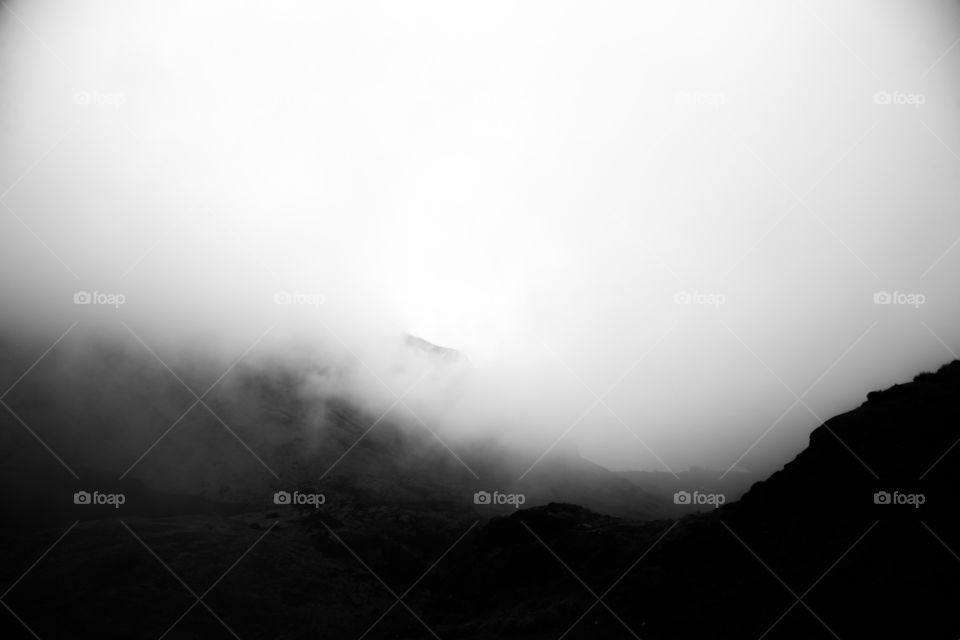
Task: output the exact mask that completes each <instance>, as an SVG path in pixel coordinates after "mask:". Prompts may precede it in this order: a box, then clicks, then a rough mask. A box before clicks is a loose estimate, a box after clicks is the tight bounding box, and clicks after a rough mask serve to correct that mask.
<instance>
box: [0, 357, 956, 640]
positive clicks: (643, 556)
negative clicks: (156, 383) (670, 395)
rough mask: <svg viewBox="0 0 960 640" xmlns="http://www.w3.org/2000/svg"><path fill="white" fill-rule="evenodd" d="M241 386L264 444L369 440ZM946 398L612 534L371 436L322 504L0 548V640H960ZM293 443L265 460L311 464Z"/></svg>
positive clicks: (267, 389)
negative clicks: (496, 494)
mask: <svg viewBox="0 0 960 640" xmlns="http://www.w3.org/2000/svg"><path fill="white" fill-rule="evenodd" d="M244 375H246V374H244ZM244 375H241V378H242V377H244ZM249 380H250V381H249V384H250V385H252V386H251V387H250V388H249V389H248V392H247V393H245V394H242V395H243V397H246V398H248V399H249V400H250V405H249V406H250V407H256V406H262V407H263V412H262V413H260V414H257V415H258V416H260V417H262V416H267V415H273V417H272V418H271V419H270V422H269V425H268V426H269V427H270V428H276V429H282V428H283V426H284V425H286V428H287V429H292V428H293V425H297V424H300V423H301V422H302V421H303V420H306V419H308V418H309V419H318V420H319V419H321V418H322V420H323V421H324V425H325V429H326V431H325V432H324V433H325V434H326V435H327V436H328V437H329V441H330V442H332V443H335V444H336V446H335V447H334V448H333V449H332V450H331V451H323V450H322V449H321V450H318V451H319V452H318V453H316V456H317V458H316V461H324V462H325V461H326V460H329V459H330V458H331V457H332V456H334V455H339V454H338V453H337V452H338V451H341V449H340V447H342V446H343V445H344V444H348V443H353V442H355V439H354V436H355V435H356V434H357V433H358V431H359V430H360V429H364V428H367V425H368V424H369V423H368V422H367V419H366V418H367V417H366V416H365V415H364V414H363V412H362V411H359V410H358V409H357V408H356V407H355V406H353V405H352V404H351V403H349V402H346V401H343V402H340V403H338V402H331V403H329V404H328V405H327V406H326V407H325V410H324V412H323V413H322V414H317V415H314V414H313V413H311V411H312V409H311V408H310V405H309V403H306V404H297V403H296V402H294V401H293V400H292V399H291V398H289V397H287V396H286V394H287V393H288V392H289V389H290V385H289V384H286V383H281V381H282V380H283V377H282V376H278V377H272V378H270V380H272V382H271V383H269V384H268V383H266V382H265V381H264V380H263V379H258V378H257V377H256V376H253V377H251V378H250V379H249ZM254 389H257V391H256V392H254V391H253V390H254ZM20 400H21V401H22V400H23V398H20ZM958 401H960V362H954V363H951V364H949V365H946V366H944V367H943V368H941V369H940V370H939V371H937V372H936V373H931V374H923V375H920V376H917V378H916V379H914V380H913V381H912V382H909V383H906V384H903V385H897V386H895V387H893V388H891V389H888V390H886V391H883V392H875V393H871V394H870V395H869V396H868V399H867V401H866V402H865V403H863V404H862V405H861V406H859V407H858V408H856V409H854V410H852V411H850V412H847V413H845V414H842V415H839V416H836V417H835V418H832V419H830V420H828V421H827V422H826V423H825V424H823V425H821V426H820V427H818V428H817V429H815V430H814V431H813V432H812V434H811V436H810V442H809V446H808V447H807V448H806V449H805V450H804V451H802V452H801V453H800V454H798V455H797V456H796V458H795V459H793V460H792V461H790V462H789V463H788V464H786V465H785V466H784V467H783V469H781V470H780V471H778V472H776V473H774V474H773V475H772V476H771V477H770V478H768V479H766V480H764V481H762V482H757V483H756V484H754V485H753V486H752V487H751V488H750V490H749V491H747V492H746V494H745V495H744V496H743V497H742V498H741V499H740V500H739V501H736V502H731V503H728V504H725V505H723V506H721V507H720V508H717V509H714V510H712V511H709V512H707V513H700V514H693V515H687V516H685V517H682V518H680V519H679V520H671V519H661V520H656V519H655V520H650V519H647V520H638V519H624V518H618V517H616V516H614V515H610V514H609V510H608V513H607V514H601V513H598V512H597V510H596V509H595V508H586V507H584V506H583V505H577V504H570V503H569V501H567V502H559V501H554V502H547V503H546V504H542V503H538V504H535V505H534V504H532V503H533V501H532V500H531V501H530V503H526V504H524V505H523V508H520V509H516V508H514V507H512V506H509V505H504V506H502V508H501V509H500V510H499V511H497V510H495V509H488V508H486V507H485V506H483V505H480V506H478V505H475V504H473V501H472V500H471V499H470V495H469V493H468V494H466V495H465V494H464V491H467V492H469V491H470V490H472V489H474V485H471V482H470V481H469V480H464V479H463V478H464V477H466V478H470V479H471V480H472V476H470V475H469V474H468V473H466V471H465V470H464V469H463V468H462V467H461V466H460V465H459V463H458V462H457V461H456V460H455V459H453V458H452V456H450V455H449V452H446V451H443V452H442V453H444V454H446V455H442V456H441V455H434V451H433V449H431V447H430V446H428V444H427V443H430V442H431V440H432V437H431V436H430V435H429V434H428V433H420V434H419V436H411V435H410V433H417V432H415V431H414V432H405V431H403V430H402V429H384V430H382V431H380V429H379V426H378V427H376V428H375V429H373V430H372V431H370V433H369V434H368V436H367V437H366V438H364V439H363V440H362V441H361V442H360V444H357V445H356V446H355V451H354V452H353V453H351V454H350V455H348V456H346V457H344V458H343V460H342V462H341V463H340V465H337V467H336V468H335V470H334V471H333V472H331V473H330V474H329V475H328V476H327V478H325V479H324V480H323V481H322V482H321V483H320V484H319V486H318V487H316V488H319V489H320V490H322V491H323V492H324V493H325V494H326V497H327V501H326V503H325V504H323V506H317V507H316V508H315V507H313V506H310V505H299V506H296V505H290V506H276V505H273V504H269V505H264V504H262V502H261V503H260V505H259V506H258V505H257V504H252V505H249V506H246V507H245V508H244V509H243V510H240V511H233V512H219V513H215V512H213V511H211V510H207V511H206V512H204V510H203V509H202V508H197V505H193V507H191V509H189V510H184V511H183V512H180V513H168V514H166V515H164V516H162V517H161V516H160V515H158V514H157V513H156V512H151V513H139V514H138V513H133V512H128V511H125V510H118V512H117V513H115V514H110V513H109V512H107V513H98V514H97V516H96V517H88V518H85V519H82V520H81V521H79V522H78V523H76V524H74V525H73V526H69V524H59V525H58V526H50V527H49V528H44V529H40V530H32V531H30V532H29V534H25V535H10V536H8V537H7V540H6V542H5V544H4V545H3V546H2V547H0V567H2V568H3V569H2V578H3V580H4V584H7V585H12V588H10V589H9V591H8V593H7V594H5V595H4V604H5V605H7V607H9V609H10V611H12V612H15V613H16V616H17V617H14V616H13V615H12V614H11V615H9V616H6V617H3V618H0V627H2V628H0V635H2V637H4V638H20V637H24V638H29V637H33V636H32V635H31V633H30V632H28V631H27V630H26V627H25V626H24V625H27V626H29V627H30V628H31V629H32V630H33V632H35V633H36V634H37V636H39V637H42V638H44V639H45V640H46V639H48V638H62V637H63V638H65V637H82V636H83V635H84V633H85V631H84V630H88V629H98V630H101V631H98V634H99V635H108V636H110V635H113V636H118V637H119V636H124V637H132V636H136V637H140V636H143V637H160V636H161V635H163V634H165V633H166V634H167V635H166V636H165V637H171V638H177V637H181V638H193V637H204V638H207V637H233V635H232V634H235V635H237V636H239V637H242V638H244V639H245V640H247V639H256V638H300V637H307V636H312V635H316V634H317V633H318V632H319V633H321V634H322V635H324V636H325V637H330V638H357V637H361V636H363V637H365V638H388V637H389V638H397V637H400V638H415V637H441V638H465V639H468V640H469V639H475V640H479V639H481V638H484V639H485V638H518V639H519V638H532V639H539V638H544V639H545V638H554V639H555V638H558V637H564V638H636V637H641V638H644V640H659V639H668V638H704V637H709V638H761V637H762V638H805V639H806V638H836V637H839V638H844V639H846V638H860V637H918V638H920V637H922V638H954V639H955V638H956V637H957V636H958V635H960V621H958V619H957V617H956V615H955V605H956V602H958V601H960V558H958V556H957V555H956V552H957V551H958V550H960V526H958V524H960V523H958V522H957V519H956V517H955V510H956V500H955V493H954V492H955V487H957V486H958V482H957V481H958V479H960V478H958V475H960V465H958V464H957V461H956V456H957V455H960V453H958V451H960V448H958V447H954V445H955V444H956V443H957V441H958V438H960V429H958V425H960V420H958V418H960V402H958ZM217 406H218V408H220V409H224V408H225V407H224V406H221V405H220V404H218V405H217ZM237 411H238V412H239V409H237ZM238 415H239V413H238ZM232 417H233V416H232ZM262 426H263V425H262V424H261V427H262ZM289 433H290V432H289V431H287V432H281V435H282V438H281V441H283V440H284V439H286V438H287V437H288V436H289ZM228 437H229V436H228ZM260 444H264V443H260ZM307 444H308V443H307V442H306V440H303V441H298V442H296V443H293V444H290V445H289V449H288V450H284V451H283V452H281V453H279V454H277V456H276V458H274V457H269V458H268V459H267V460H266V461H267V462H268V463H271V464H272V463H274V462H278V461H279V460H281V459H284V458H285V457H287V458H291V457H292V458H294V459H295V460H296V464H297V465H307V464H308V463H310V461H311V460H312V458H311V457H310V455H314V454H312V453H311V454H310V455H307V454H306V453H305V452H304V451H305V449H304V448H305V447H306V446H307ZM436 446H437V447H439V446H440V445H436ZM485 446H486V447H487V449H486V450H484V448H483V447H482V446H480V445H477V446H476V447H474V448H470V449H469V450H465V451H464V455H465V456H466V457H465V458H464V460H465V462H467V464H469V465H471V466H472V465H474V464H476V465H477V466H482V465H483V464H488V465H494V464H495V463H498V464H503V465H504V468H506V469H508V470H510V471H512V470H513V469H514V467H515V466H517V465H519V466H522V465H523V462H525V460H524V459H523V458H522V456H519V457H516V458H515V459H513V458H512V457H511V456H516V454H515V453H510V452H503V451H501V450H498V449H497V448H496V447H495V445H493V444H487V445H485ZM389 451H403V452H404V455H402V456H399V457H391V456H389V455H388V452H389ZM297 452H300V453H299V454H298V455H295V454H296V453H297ZM354 453H357V456H356V457H354ZM438 453H439V452H438ZM471 456H473V457H471ZM498 456H499V458H498ZM578 458H579V456H577V455H576V454H575V452H564V453H563V454H559V455H558V458H557V459H554V460H552V461H550V462H549V463H547V464H545V465H544V467H543V471H542V473H543V482H544V483H545V485H544V486H547V487H551V489H550V490H551V491H558V492H560V493H562V492H563V491H565V490H568V489H567V488H565V487H564V485H562V484H558V483H559V482H560V479H561V478H570V487H569V490H571V491H572V490H573V489H577V488H578V487H579V490H581V491H582V490H584V489H583V487H593V488H594V490H593V491H592V492H590V496H589V497H591V499H592V500H593V501H594V504H595V505H596V504H598V503H602V502H603V500H600V499H599V498H598V496H608V497H609V498H610V499H611V500H613V501H614V502H615V503H619V501H620V500H621V499H622V496H626V495H633V496H635V497H636V496H638V495H639V496H641V497H642V498H643V499H644V500H647V499H649V500H650V504H651V505H655V504H657V498H656V496H655V495H653V494H652V493H647V492H644V493H642V494H636V493H633V494H630V493H629V492H630V491H635V490H636V489H637V488H636V486H635V485H633V484H631V483H630V482H629V481H627V480H626V479H624V478H622V477H619V476H617V474H613V473H610V472H606V473H604V470H602V469H598V468H595V467H593V466H591V465H590V464H589V463H587V462H586V461H583V460H582V459H578ZM545 461H546V459H545ZM289 464H291V465H293V464H294V463H293V462H291V463H289ZM341 465H342V467H341ZM366 465H371V467H370V468H371V469H372V471H371V472H370V473H366V474H365V473H364V471H363V469H364V468H366ZM256 466H257V465H256V463H255V462H254V467H253V468H255V467H256ZM249 469H250V467H248V470H249ZM306 471H309V473H306V474H305V476H304V477H305V478H307V477H309V476H310V475H311V474H313V475H315V471H310V470H309V469H306ZM286 472H287V469H286V468H284V473H286ZM487 473H488V471H487V469H483V472H482V473H480V474H479V475H480V476H481V477H483V478H485V479H486V478H487V477H488V475H487ZM533 475H534V473H533V472H531V474H530V475H529V476H528V477H531V476H533ZM505 477H514V476H513V474H512V473H508V474H505ZM613 479H616V480H617V482H614V481H613ZM21 484H23V483H22V482H21ZM267 484H269V482H268V483H267ZM558 487H559V489H558ZM624 487H627V488H626V489H625V488H624ZM300 488H301V489H303V490H305V491H309V490H315V489H311V488H310V487H309V486H307V485H306V484H304V485H301V486H300ZM491 488H493V487H486V489H491ZM481 489H482V488H481ZM512 490H513V487H512V486H509V487H506V488H503V489H502V491H504V492H509V491H512ZM621 492H623V493H621ZM201 493H203V492H202V491H201ZM215 493H216V492H215V491H214V492H213V494H215ZM228 493H229V492H228ZM213 494H211V495H213ZM251 495H253V494H251ZM887 496H889V499H887ZM540 499H541V500H548V499H550V495H548V494H547V493H544V494H542V495H541V496H540ZM641 504H643V502H642V500H641ZM5 509H7V510H8V513H11V511H10V510H9V509H10V508H9V507H5ZM497 514H502V515H497ZM77 517H79V516H77ZM11 521H12V519H8V522H11ZM8 526H9V525H8ZM145 547H146V548H145ZM38 558H39V559H40V561H39V562H36V563H35V561H37V559H38ZM34 563H35V564H34ZM25 572H26V577H23V578H22V579H20V578H21V577H22V576H23V575H24V573H25ZM172 574H173V575H172ZM174 575H175V576H176V577H174ZM181 581H182V583H181ZM184 585H187V588H185V587H184ZM188 589H191V590H193V591H194V592H195V593H197V594H198V595H199V594H203V600H202V604H197V602H196V598H195V597H193V596H191V593H190V591H188ZM208 589H209V592H208ZM185 612H186V613H185ZM228 628H229V630H228Z"/></svg>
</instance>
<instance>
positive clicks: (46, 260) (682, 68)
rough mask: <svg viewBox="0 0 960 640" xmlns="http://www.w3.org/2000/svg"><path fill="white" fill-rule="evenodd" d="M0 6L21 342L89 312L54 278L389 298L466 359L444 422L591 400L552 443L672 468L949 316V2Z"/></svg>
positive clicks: (189, 306)
mask: <svg viewBox="0 0 960 640" xmlns="http://www.w3.org/2000/svg"><path fill="white" fill-rule="evenodd" d="M6 5H7V7H8V8H6V9H0V38H2V40H0V44H2V51H3V54H2V56H0V84H2V86H3V95H4V99H3V101H2V104H0V192H2V193H3V195H2V202H3V204H4V205H6V207H0V267H2V270H0V287H2V293H3V297H4V299H5V300H7V301H10V302H9V303H5V304H4V305H3V309H2V310H0V321H2V322H3V323H4V324H5V326H11V327H15V328H16V330H18V331H31V332H33V333H35V334H36V335H37V336H38V337H40V338H46V337H49V338H50V340H49V341H48V342H52V340H53V339H55V338H56V336H58V335H59V334H60V333H61V332H62V331H63V329H64V328H65V327H66V326H67V325H69V324H70V322H72V321H73V320H75V319H78V318H80V319H82V320H84V321H88V322H104V323H110V322H113V321H114V320H115V318H114V317H113V316H110V315H109V314H106V313H100V310H98V309H92V308H91V309H87V308H78V307H77V306H75V305H73V304H72V303H71V299H72V295H73V293H74V292H76V291H78V290H89V291H94V290H97V291H101V292H122V293H124V294H125V296H126V298H127V303H126V304H125V305H124V307H123V309H121V310H116V311H118V313H122V314H123V315H122V317H123V319H124V321H125V322H128V323H129V324H130V325H131V326H136V327H138V328H139V329H141V330H142V331H143V332H144V333H145V334H147V335H153V336H154V337H155V338H156V339H158V340H161V339H168V340H172V341H176V340H178V339H179V338H181V337H185V336H190V335H193V334H196V333H203V332H208V333H212V334H213V335H215V336H216V338H217V339H218V340H224V341H227V342H231V344H234V345H240V346H241V347H242V346H245V345H248V344H249V343H250V342H251V341H252V340H253V339H254V338H255V337H256V336H257V335H259V334H260V333H261V332H262V330H263V328H264V327H265V326H267V325H269V324H270V323H271V322H273V321H274V320H276V319H278V318H279V319H281V320H290V325H289V326H296V327H297V329H296V331H306V332H307V333H310V332H313V331H316V332H317V333H318V334H321V333H323V332H322V331H320V330H318V329H317V322H320V321H322V322H323V323H325V326H326V325H327V324H329V325H330V326H333V327H336V328H337V330H338V331H341V332H343V334H344V335H347V336H349V337H350V338H351V339H353V340H354V341H355V342H357V343H359V344H362V343H363V342H364V340H365V339H366V336H367V335H368V334H369V332H376V330H377V329H376V328H378V327H384V326H389V327H394V328H400V329H402V330H405V331H409V332H411V333H415V334H417V335H420V336H422V337H424V338H426V339H428V340H431V341H433V342H436V343H438V344H442V345H444V346H450V347H454V348H458V349H461V350H463V351H465V352H466V353H467V354H468V355H469V356H470V357H471V360H472V361H473V362H474V363H475V364H476V366H477V367H478V368H479V370H480V374H479V377H480V378H481V379H482V380H483V383H482V384H480V383H478V386H477V388H476V389H474V396H473V397H471V398H470V400H469V402H467V403H466V406H469V407H473V408H474V409H475V411H476V424H471V425H470V427H469V428H470V429H471V430H482V429H488V428H489V429H493V430H496V429H497V428H502V425H503V424H504V423H511V430H512V431H514V432H516V431H517V430H518V429H519V430H520V431H523V432H529V434H530V435H531V437H536V438H541V439H544V440H545V441H547V442H552V441H554V439H555V438H556V437H558V436H560V435H561V434H562V433H564V431H565V430H566V429H567V427H569V426H570V425H571V424H572V423H574V421H576V420H577V419H578V417H579V416H580V415H581V413H583V412H584V411H585V410H587V409H588V408H589V407H592V408H591V410H590V411H589V412H588V413H587V415H585V417H583V418H582V419H580V420H579V422H577V423H576V426H575V427H574V428H573V429H571V430H570V431H569V432H568V433H567V434H566V435H565V436H564V439H566V440H569V441H570V442H575V443H576V444H578V445H579V446H580V450H581V451H582V452H583V453H584V455H587V456H588V457H590V458H592V459H594V460H597V461H600V462H602V463H603V464H606V465H609V466H611V467H614V468H663V467H664V466H669V467H675V468H677V469H682V468H686V466H688V465H690V464H700V465H705V466H711V467H717V468H723V469H725V468H727V467H728V466H729V465H731V464H733V463H734V462H735V461H738V460H739V461H740V463H741V464H742V465H745V466H748V467H749V466H755V467H759V466H763V465H765V464H767V463H768V461H770V460H777V461H779V460H780V459H781V458H782V457H783V456H785V455H790V454H792V452H793V451H796V450H798V449H799V448H802V446H804V443H805V440H806V436H807V434H808V433H809V431H810V430H811V429H812V428H813V427H814V426H816V421H817V419H816V417H815V415H816V416H819V417H822V418H827V417H829V416H830V415H832V414H834V413H837V412H839V411H842V410H845V409H848V408H851V407H853V406H855V405H856V404H858V403H859V402H860V401H861V399H862V397H863V395H864V394H865V392H866V391H868V390H870V389H874V388H877V387H880V386H884V385H888V384H891V383H893V382H896V381H900V380H904V379H907V378H909V377H911V376H912V375H913V374H915V373H916V372H918V371H919V370H922V369H932V368H935V367H936V366H937V365H938V364H940V363H942V362H945V361H947V360H949V359H951V358H952V357H953V356H952V355H951V352H950V349H953V351H957V350H958V349H960V330H958V328H957V323H956V322H955V319H956V318H957V316H958V312H960V300H958V299H957V296H956V290H957V289H956V284H957V277H958V275H960V248H957V244H956V243H957V240H958V238H960V216H958V215H957V212H958V205H960V156H958V153H960V91H958V85H957V83H956V78H957V77H958V71H960V68H958V67H960V46H957V39H958V38H960V20H958V17H960V11H958V6H957V4H956V3H952V4H951V3H943V2H933V1H926V2H925V1H918V2H899V3H897V2H875V1H865V0H864V1H859V2H843V3H835V2H834V3H830V2H792V3H771V2H761V1H756V2H733V3H722V6H721V4H720V3H714V2H693V3H690V2H688V3H667V2H664V3H635V2H609V3H604V4H602V5H599V4H597V3H588V2H529V3H507V2H503V3H497V2H493V3H483V4H477V5H466V4H461V3H450V2H435V3H428V2H410V3H389V2H384V3H370V2H356V3H314V2H302V3H291V2H278V3H259V2H256V3H255V2H246V3H241V2H226V1H224V2H205V3H195V2H170V3H154V2H142V1H139V0H133V1H130V0H123V1H120V0H116V1H113V0H111V1H102V2H68V1H57V2H45V3H37V2H27V1H23V0H22V1H19V2H17V1H10V2H7V3H6ZM7 207H8V208H7ZM277 291H286V292H292V293H296V294H303V295H316V296H320V297H322V300H323V304H321V305H319V307H312V306H310V305H294V306H298V308H296V309H293V308H291V307H289V306H288V307H280V308H278V307H277V305H274V304H273V296H274V294H275V292H277ZM883 291H888V292H891V293H893V292H897V293H900V294H919V295H922V296H923V303H922V304H919V305H913V306H912V305H911V304H910V302H911V301H915V300H916V299H917V298H916V296H914V297H913V298H905V297H903V295H901V296H900V297H894V298H893V301H894V302H895V303H897V302H900V304H890V305H878V304H874V295H875V294H876V293H878V292H883ZM688 300H689V302H690V304H684V303H683V302H685V301H688ZM299 307H302V308H299ZM88 312H89V313H88ZM288 312H289V313H288ZM310 313H314V314H316V315H315V316H311V315H309V314H310ZM293 316H295V317H293ZM291 318H292V319H291ZM314 318H316V319H317V322H314ZM285 326H286V325H285ZM288 330H289V331H294V329H292V328H289V329H288ZM370 344H373V343H372V342H371V343H370ZM611 385H613V386H612V388H610V387H611ZM808 387H812V388H811V389H810V393H809V395H808V396H802V394H803V393H804V392H805V391H806V390H807V389H808ZM608 388H610V390H609V394H608V395H606V396H603V402H601V403H596V397H595V396H594V395H593V393H596V394H598V395H599V394H602V393H603V392H604V391H606V390H607V389H608ZM591 390H592V391H591ZM794 394H795V395H796V396H802V397H803V402H802V403H795V400H796V397H795V395H794ZM805 405H808V406H805ZM491 406H493V407H497V408H499V410H500V411H502V412H504V414H505V415H501V414H499V413H498V412H497V410H492V409H490V407H491ZM480 407H486V408H484V409H481V408H480ZM791 407H792V408H791ZM788 408H789V411H787V413H786V415H785V416H782V414H784V411H785V410H787V409H788ZM781 416H782V417H781ZM778 420H779V422H777V421H778ZM513 423H518V424H513ZM772 424H776V425H777V426H776V427H775V428H774V429H772V430H771V432H770V433H769V434H767V435H765V436H763V438H762V440H760V442H759V443H757V444H755V445H753V447H752V448H750V447H751V445H752V443H755V442H756V441H757V438H758V437H760V436H761V435H762V434H764V432H765V431H766V430H767V429H768V428H770V427H771V425H772ZM497 425H501V426H497ZM748 448H750V450H749V451H750V452H749V453H748V454H747V455H746V456H745V457H743V458H741V456H742V455H743V454H744V452H745V451H746V450H747V449H748Z"/></svg>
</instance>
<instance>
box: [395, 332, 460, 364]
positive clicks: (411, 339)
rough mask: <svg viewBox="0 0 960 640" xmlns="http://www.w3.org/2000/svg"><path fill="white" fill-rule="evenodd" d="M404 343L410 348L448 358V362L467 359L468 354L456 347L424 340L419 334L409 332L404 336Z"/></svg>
mask: <svg viewBox="0 0 960 640" xmlns="http://www.w3.org/2000/svg"><path fill="white" fill-rule="evenodd" d="M403 344H404V345H405V346H407V347H408V348H410V349H415V350H416V351H419V352H421V353H425V354H427V355H429V356H431V357H434V358H439V359H441V360H446V361H448V362H458V361H461V360H465V359H466V356H464V355H463V354H462V353H461V352H459V351H457V350H456V349H451V348H449V347H441V346H440V345H438V344H434V343H432V342H430V341H429V340H424V339H423V338H421V337H419V336H415V335H412V334H409V333H408V334H406V336H405V337H404V339H403Z"/></svg>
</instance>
